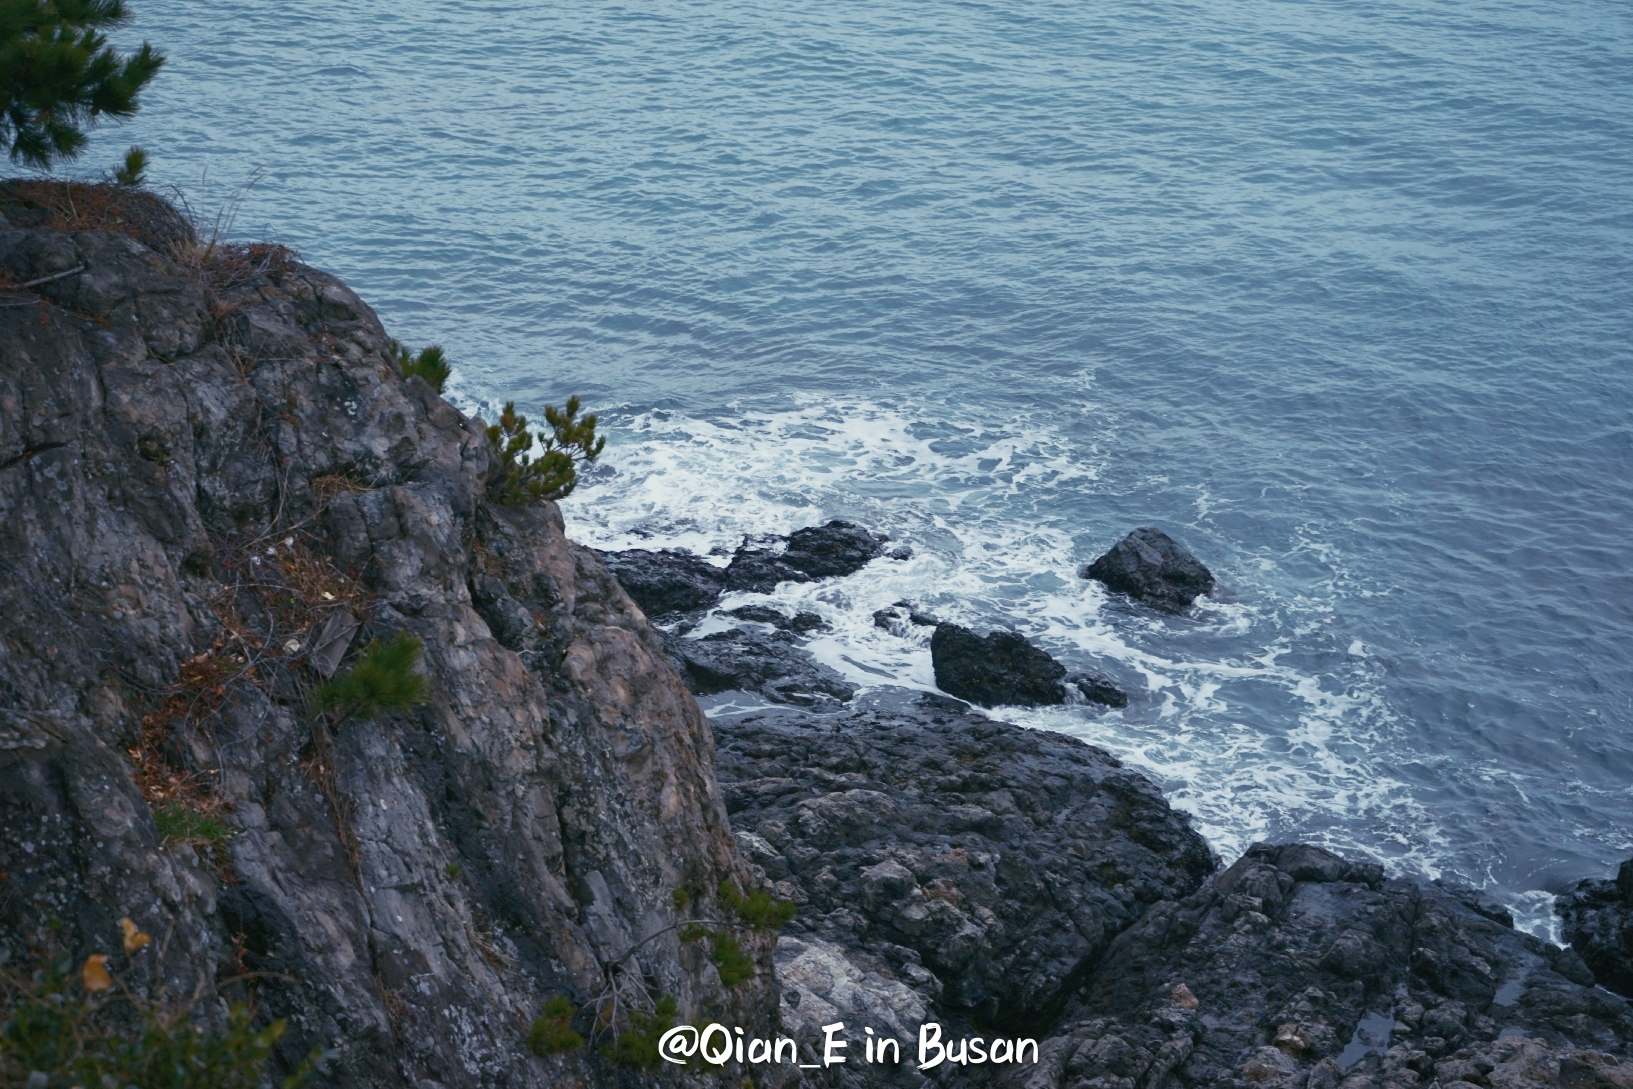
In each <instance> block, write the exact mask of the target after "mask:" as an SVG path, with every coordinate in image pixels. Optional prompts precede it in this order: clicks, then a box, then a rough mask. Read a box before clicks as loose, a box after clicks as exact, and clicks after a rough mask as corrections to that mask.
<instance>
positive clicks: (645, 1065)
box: [601, 995, 680, 1070]
mask: <svg viewBox="0 0 1633 1089" xmlns="http://www.w3.org/2000/svg"><path fill="white" fill-rule="evenodd" d="M679 1008H680V1007H679V1004H678V1003H676V1001H675V999H674V997H673V996H672V995H664V996H663V997H662V998H660V999H659V1000H658V1005H657V1009H655V1010H654V1011H653V1012H652V1013H643V1012H641V1011H640V1010H632V1011H630V1014H629V1022H628V1024H626V1025H625V1026H624V1029H623V1031H622V1032H620V1033H619V1034H618V1035H617V1036H616V1037H614V1039H613V1041H612V1043H610V1044H608V1045H607V1046H605V1047H603V1048H602V1049H601V1054H602V1056H603V1057H605V1058H606V1059H607V1060H608V1061H610V1062H612V1063H613V1064H615V1065H617V1066H627V1067H632V1068H634V1069H636V1070H656V1069H658V1068H659V1067H660V1066H661V1065H662V1064H663V1059H662V1058H661V1057H660V1056H659V1054H658V1040H659V1038H660V1037H662V1036H663V1034H664V1033H666V1032H668V1031H669V1030H670V1029H671V1028H674V1027H675V1014H676V1012H677V1011H678V1010H679Z"/></svg>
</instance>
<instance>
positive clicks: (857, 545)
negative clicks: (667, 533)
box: [601, 519, 884, 618]
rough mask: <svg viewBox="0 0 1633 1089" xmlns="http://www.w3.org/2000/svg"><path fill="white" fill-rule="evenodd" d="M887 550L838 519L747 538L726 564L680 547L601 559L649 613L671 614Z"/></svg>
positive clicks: (839, 570) (822, 573)
mask: <svg viewBox="0 0 1633 1089" xmlns="http://www.w3.org/2000/svg"><path fill="white" fill-rule="evenodd" d="M883 551H884V540H883V538H880V537H875V536H874V535H873V534H872V533H869V532H868V531H867V530H865V529H863V528H862V527H861V526H858V525H855V524H853V523H851V522H843V521H839V520H837V519H836V520H834V521H831V522H829V523H827V524H826V525H821V526H807V527H806V528H805V529H797V530H795V531H794V532H793V533H790V534H789V535H788V536H786V537H782V536H767V537H759V538H756V539H755V540H754V541H753V542H752V543H751V542H746V541H745V542H744V543H743V545H742V547H740V548H739V549H738V550H737V552H736V553H735V554H734V555H733V556H732V560H731V563H730V564H729V565H728V566H726V567H716V566H715V565H713V564H711V563H710V562H709V561H708V560H706V559H704V558H703V557H701V556H698V555H695V554H693V553H691V552H687V551H684V550H682V549H678V548H666V549H663V550H661V551H657V552H654V551H652V550H650V549H645V548H629V549H625V550H623V551H621V552H604V553H602V554H601V558H602V560H603V561H604V562H605V563H606V565H607V567H608V569H610V570H611V571H612V573H613V574H614V575H616V576H618V581H619V582H621V583H623V585H624V589H625V590H627V591H629V596H630V597H632V598H634V599H635V602H636V604H638V605H640V607H641V608H642V609H643V610H644V611H645V612H646V614H647V615H648V616H650V617H654V618H657V617H665V618H667V617H670V616H672V615H674V614H685V613H696V612H699V611H701V610H705V609H708V608H709V607H710V606H711V605H713V604H714V603H715V601H717V600H718V599H719V597H720V595H721V594H723V593H725V592H726V591H727V590H743V591H748V592H751V593H759V594H764V593H770V592H771V591H772V590H775V589H776V588H777V584H778V583H781V582H810V581H811V580H813V579H821V578H833V577H836V576H840V575H850V574H854V573H855V572H857V571H860V570H861V569H862V568H863V567H865V566H867V564H868V563H869V562H870V561H871V560H873V559H874V558H875V557H877V556H878V555H879V554H880V553H881V552H883Z"/></svg>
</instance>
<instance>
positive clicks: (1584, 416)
mask: <svg viewBox="0 0 1633 1089" xmlns="http://www.w3.org/2000/svg"><path fill="white" fill-rule="evenodd" d="M132 6H133V7H134V9H135V11H136V12H137V15H138V21H137V23H136V24H135V25H134V26H133V27H132V28H131V29H130V30H129V31H128V32H127V33H125V34H124V35H123V36H122V38H123V40H124V41H126V42H130V41H135V40H139V39H140V38H142V37H146V38H149V39H151V40H152V41H154V43H155V44H157V45H160V46H161V47H163V48H165V49H167V50H168V51H169V53H170V55H171V62H170V65H169V66H168V67H167V69H166V70H165V71H164V73H163V74H162V75H161V77H160V78H159V79H158V81H157V82H156V83H155V84H154V85H153V87H152V90H151V91H150V92H149V93H148V95H147V97H146V99H145V103H144V107H143V111H142V113H141V115H140V116H139V118H138V119H137V120H136V121H135V122H134V123H133V124H131V125H129V126H126V127H124V128H122V129H119V128H110V129H106V130H104V131H102V132H101V133H100V134H99V135H98V137H97V139H96V140H95V142H94V144H93V147H92V150H91V152H90V154H89V155H88V157H87V159H86V161H85V168H86V169H94V168H96V167H97V166H99V165H101V164H104V163H112V162H113V161H114V160H115V159H116V158H117V157H118V154H119V153H120V152H121V151H122V150H123V148H124V146H125V145H126V144H128V143H130V142H140V143H142V144H144V145H145V146H146V147H148V148H149V150H150V151H151V152H152V153H153V157H154V160H155V166H154V169H153V172H154V174H155V176H156V178H157V180H158V181H159V182H161V183H163V184H166V185H173V186H175V187H177V188H179V190H180V191H181V192H182V193H184V194H185V196H186V197H187V199H188V200H189V201H190V202H191V204H192V206H193V207H194V209H195V211H196V212H197V213H199V214H200V215H201V217H202V218H203V219H204V220H206V221H207V222H208V221H213V220H215V219H216V217H217V214H218V212H220V213H222V215H221V219H220V222H221V224H222V226H223V228H224V229H225V230H227V231H228V232H229V233H230V234H231V236H233V237H237V238H243V239H250V240H258V239H270V240H275V241H281V242H284V243H287V244H289V245H292V246H294V247H295V248H297V249H298V250H300V251H301V253H302V254H303V255H304V256H305V257H306V259H307V260H309V261H311V262H313V263H315V264H318V265H321V266H323V267H325V268H328V269H331V270H333V271H335V272H337V273H338V274H340V275H341V276H343V277H344V278H345V279H347V280H348V281H349V282H350V283H351V284H352V285H353V286H354V287H355V288H356V289H357V290H358V291H359V292H360V293H362V294H363V296H364V297H365V298H366V299H368V300H369V301H370V302H371V303H372V304H373V305H374V306H375V307H376V308H377V309H378V311H379V312H380V315H381V317H382V319H383V320H384V321H385V323H386V326H387V328H388V329H389V330H391V331H392V332H393V333H394V335H396V336H398V337H399V338H401V339H403V340H405V341H408V342H411V343H415V344H423V343H429V342H432V341H437V342H440V343H442V344H443V345H445V346H446V347H447V349H448V350H449V352H450V354H451V355H452V356H453V357H454V359H455V360H456V361H457V369H456V373H455V378H454V381H453V383H452V385H451V389H452V391H453V392H454V394H455V395H456V398H457V399H458V400H460V401H461V402H463V403H464V404H466V405H467V406H468V407H473V408H486V407H489V406H492V405H493V404H495V403H496V402H498V401H500V400H503V399H506V398H511V397H514V398H515V399H517V400H518V401H519V402H520V404H521V406H522V407H523V408H524V409H532V410H537V409H538V408H540V407H541V406H542V405H543V404H545V403H552V402H553V403H558V404H559V403H560V402H561V400H562V399H563V398H564V397H565V396H567V395H568V394H569V393H574V392H576V393H578V394H580V395H581V396H583V398H584V400H585V402H586V403H587V405H588V406H589V407H590V408H592V409H594V410H597V411H599V412H600V413H601V415H602V419H603V421H604V422H605V424H606V425H607V426H608V427H609V428H610V433H611V445H610V446H609V448H608V451H607V454H606V455H605V456H604V463H605V464H604V467H603V468H602V469H600V470H598V471H597V472H596V473H595V474H594V475H593V476H592V477H591V479H590V480H589V482H588V483H587V484H586V485H585V486H584V487H582V488H581V489H580V490H579V492H578V493H577V494H576V495H575V496H574V497H573V498H572V499H571V500H569V501H568V502H567V504H566V505H565V509H566V512H567V517H568V521H569V526H570V528H571V529H572V531H573V532H574V533H575V534H576V535H577V536H579V537H580V538H581V539H583V540H586V541H587V542H589V543H593V544H597V545H601V546H605V547H625V546H629V545H633V544H641V545H645V546H648V547H655V546H666V545H677V544H678V545H685V546H687V547H693V548H696V549H698V550H699V551H704V552H707V551H708V550H709V549H711V548H726V549H729V548H731V547H733V546H735V545H736V543H737V542H738V541H739V540H740V539H741V537H742V535H743V534H745V533H754V532H766V531H786V530H788V529H791V528H794V527H797V526H800V525H805V524H811V523H815V522H818V521H822V520H825V519H827V518H829V517H834V516H845V517H851V518H854V519H856V520H858V521H861V522H863V523H865V524H867V525H869V526H872V527H875V528H877V529H881V530H885V531H888V532H889V533H891V534H892V535H893V536H894V537H896V538H899V539H901V540H903V541H906V542H908V543H910V544H911V545H912V546H913V548H914V550H915V555H914V558H913V559H912V560H909V561H906V562H899V563H889V562H885V563H876V564H874V565H872V566H871V567H870V568H868V569H867V570H865V571H864V572H862V573H860V574H858V575H856V576H853V577H851V578H848V579H845V580H840V581H838V582H835V583H828V584H823V585H821V586H816V587H793V588H788V589H785V590H784V591H783V592H781V593H780V594H779V595H778V596H779V597H781V598H783V599H785V600H788V601H790V602H794V601H797V602H798V603H800V604H801V605H803V606H805V607H809V608H815V609H817V610H819V611H821V612H822V613H823V614H824V615H825V616H826V617H828V619H829V620H830V621H831V623H832V624H833V625H834V628H833V631H832V632H831V633H828V634H826V635H823V636H821V637H820V638H818V639H817V640H816V641H815V642H814V643H813V644H812V649H813V650H814V651H815V652H816V653H817V654H818V655H819V656H820V657H822V658H823V659H824V660H825V661H828V662H829V663H830V664H832V665H834V666H835V667H836V668H838V669H840V670H841V671H842V672H845V673H846V674H847V675H848V676H850V677H851V678H852V679H853V680H856V681H857V682H859V683H865V684H880V683H899V684H908V685H915V686H929V685H931V684H933V678H932V676H931V673H930V668H929V658H928V650H927V648H926V647H925V646H923V645H919V644H913V643H909V642H905V641H903V640H900V639H897V638H896V637H894V636H891V635H889V634H888V633H885V632H883V631H881V630H879V629H877V628H874V627H873V626H872V622H871V612H872V610H874V609H876V608H879V607H881V606H882V605H886V604H889V603H890V602H892V601H894V600H896V599H898V598H902V597H907V598H911V599H912V600H914V601H915V602H916V603H918V604H920V605H921V606H923V607H925V608H927V609H929V610H931V611H933V612H935V613H937V614H939V615H941V616H944V617H946V618H949V619H956V620H959V621H962V622H965V623H969V624H973V625H975V626H977V627H978V628H981V629H986V628H989V627H994V626H1006V627H1013V628H1016V629H1018V630H1021V631H1024V632H1026V633H1027V634H1029V635H1031V636H1032V637H1033V638H1035V639H1036V640H1037V641H1038V642H1039V643H1041V644H1042V645H1044V646H1046V647H1047V648H1048V649H1049V650H1050V651H1052V652H1053V653H1054V654H1056V655H1057V656H1058V657H1060V658H1061V659H1062V660H1064V661H1065V662H1066V663H1067V664H1068V665H1070V666H1072V667H1074V668H1082V667H1087V668H1094V669H1099V670H1102V671H1104V672H1108V673H1110V674H1112V675H1113V676H1114V677H1115V678H1117V679H1118V680H1119V682H1121V683H1122V684H1123V685H1124V686H1125V687H1127V688H1129V690H1130V691H1131V693H1132V694H1133V700H1132V703H1131V705H1130V707H1129V708H1128V709H1127V711H1125V712H1113V713H1109V714H1100V715H1096V714H1092V713H1090V712H1088V711H1087V710H1084V709H1082V708H1064V709H1055V710H1049V711H1038V712H1017V713H1015V714H1014V715H1012V716H1010V717H1014V718H1015V719H1017V720H1018V721H1022V722H1025V723H1027V724H1029V725H1033V726H1037V727H1041V728H1048V729H1056V730H1063V731H1066V732H1069V733H1073V734H1076V735H1078V736H1081V737H1084V738H1086V739H1088V740H1091V741H1093V742H1095V743H1097V744H1100V745H1103V746H1105V747H1107V748H1109V749H1111V750H1113V751H1115V752H1117V753H1119V754H1121V755H1122V756H1124V757H1125V758H1126V759H1127V760H1128V761H1129V762H1130V763H1132V764H1134V765H1136V766H1138V767H1141V768H1144V769H1147V770H1148V771H1150V772H1151V773H1152V774H1153V775H1154V776H1155V777H1156V778H1157V779H1158V780H1159V781H1160V782H1161V783H1162V784H1163V786H1164V787H1165V788H1166V789H1167V790H1168V792H1169V796H1170V797H1171V798H1172V799H1173V800H1174V802H1175V804H1177V805H1180V806H1182V807H1183V808H1185V809H1187V810H1189V811H1191V812H1192V813H1194V814H1195V815H1196V818H1197V823H1198V826H1199V827H1200V828H1201V829H1203V830H1204V832H1205V833H1206V834H1207V835H1209V837H1210V838H1211V839H1212V841H1213V842H1214V843H1215V845H1216V847H1217V848H1218V849H1219V851H1220V852H1221V854H1222V855H1224V856H1225V858H1226V860H1227V861H1228V860H1229V859H1231V858H1232V857H1234V855H1235V854H1236V853H1237V852H1238V851H1240V850H1241V849H1242V848H1243V847H1244V846H1245V845H1246V844H1248V843H1249V842H1251V841H1253V840H1255V839H1262V838H1273V839H1287V838H1292V837H1299V838H1304V839H1310V840H1315V841H1319V842H1323V843H1326V844H1328V845H1330V846H1333V847H1336V848H1338V849H1340V850H1344V851H1349V852H1359V853H1366V854H1370V855H1373V856H1375V857H1378V858H1380V859H1382V860H1384V861H1385V862H1386V863H1387V864H1388V865H1389V866H1390V867H1391V868H1392V869H1393V870H1395V871H1397V872H1407V873H1417V874H1427V875H1431V876H1447V877H1455V878H1459V879H1462V880H1466V881H1470V882H1473V883H1474V884H1477V885H1481V886H1485V887H1488V888H1490V889H1491V890H1492V891H1493V892H1494V893H1495V894H1496V895H1498V896H1499V897H1501V898H1504V899H1506V900H1507V901H1508V902H1509V903H1510V904H1512V905H1513V906H1514V907H1515V908H1516V909H1517V911H1518V912H1519V914H1521V916H1522V918H1523V919H1524V920H1525V925H1527V926H1531V927H1541V928H1546V926H1547V918H1548V899H1549V896H1548V894H1549V892H1550V891H1552V890H1556V889H1558V888H1559V887H1561V886H1562V885H1563V884H1565V883H1567V882H1568V881H1570V880H1572V879H1575V878H1577V877H1581V876H1588V875H1604V874H1606V873H1608V872H1609V871H1610V870H1611V869H1612V868H1613V866H1614V864H1615V863H1616V862H1618V861H1620V860H1621V859H1623V858H1626V857H1627V856H1628V855H1629V853H1630V850H1633V731H1630V726H1633V575H1630V573H1629V570H1630V568H1629V564H1628V539H1629V535H1630V534H1633V428H1630V411H1633V275H1630V255H1633V7H1629V6H1628V5H1626V4H1615V3H1605V2H1603V0H1591V2H1589V0H1455V2H1442V0H1373V2H1368V3H1364V4H1356V3H1343V2H1336V0H1296V2H1295V0H1266V2H1264V3H1259V4H1241V3H1232V2H1227V0H1191V2H1177V0H1176V2H1150V0H1147V2H1136V0H1129V2H1123V3H1094V2H1088V3H1081V2H1080V3H1072V4H1067V3H1053V2H1046V0H1010V2H1006V3H1002V4H998V3H974V2H952V0H943V2H940V3H929V2H925V0H900V2H898V3H894V4H890V5H876V4H861V3H854V2H846V0H824V2H821V3H816V2H810V0H790V2H788V3H784V4H778V5H760V4H746V3H710V2H691V3H682V2H662V0H660V2H655V3H651V4H646V5H641V6H640V7H627V6H622V5H618V4H587V3H578V2H574V0H559V2H556V3H552V4H548V5H546V4H528V3H520V2H514V0H485V2H482V0H444V2H442V3H439V4H435V5H432V4H399V3H384V2H380V0H359V2H357V3H354V4H350V5H341V6H338V7H337V6H335V5H331V4H317V3H313V2H310V0H290V2H286V3H282V4H277V5H271V4H264V3H252V2H248V0H219V2H217V3H213V4H208V5H206V4H199V3H196V2H183V0H133V5H132ZM258 167H259V168H261V173H260V174H259V176H258V177H259V180H258V181H256V182H255V184H253V186H249V185H248V184H247V183H248V182H249V181H250V180H251V179H252V176H254V175H253V172H255V171H256V169H257V168H258ZM1143 524H1156V525H1159V526H1162V527H1164V528H1166V529H1167V530H1168V531H1169V532H1171V533H1173V534H1174V535H1175V536H1176V537H1178V538H1180V539H1181V540H1183V541H1184V542H1186V543H1187V544H1188V545H1190V546H1191V547H1192V549H1193V550H1194V551H1195V552H1196V553H1197V554H1198V555H1199V556H1200V557H1201V558H1202V559H1203V560H1204V561H1205V562H1207V563H1208V564H1209V566H1210V567H1212V569H1213V570H1214V571H1215V572H1216V574H1217V575H1218V576H1219V577H1220V579H1221V580H1222V582H1223V583H1224V585H1225V587H1226V590H1225V591H1224V592H1222V593H1221V594H1220V595H1218V600H1215V601H1211V602H1205V603H1204V604H1202V605H1201V607H1200V608H1199V609H1198V610H1197V612H1196V614H1195V615H1194V616H1193V617H1190V618H1186V619H1165V618H1159V617H1155V616H1152V615H1150V614H1148V613H1145V612H1142V611H1140V610H1138V609H1133V608H1130V607H1128V606H1127V605H1126V604H1125V603H1120V602H1118V601H1116V600H1113V599H1109V598H1108V597H1107V596H1106V595H1105V594H1103V593H1102V592H1101V591H1100V590H1099V588H1098V587H1096V586H1095V585H1092V584H1089V583H1086V582H1083V581H1081V580H1079V579H1077V578H1075V576H1074V571H1075V568H1076V567H1077V565H1079V564H1080V563H1082V562H1084V561H1086V560H1088V559H1091V558H1093V556H1095V555H1096V554H1098V553H1099V552H1100V551H1101V550H1103V549H1104V548H1105V547H1106V546H1107V545H1109V544H1110V543H1111V542H1112V541H1114V540H1115V539H1117V538H1118V537H1120V536H1121V535H1122V534H1123V533H1125V532H1126V531H1127V530H1129V529H1131V528H1133V527H1134V526H1136V525H1143Z"/></svg>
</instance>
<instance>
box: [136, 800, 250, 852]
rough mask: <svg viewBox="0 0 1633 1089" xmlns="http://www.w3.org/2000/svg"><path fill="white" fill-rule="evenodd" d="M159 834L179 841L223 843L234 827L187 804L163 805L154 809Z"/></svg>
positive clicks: (154, 820) (229, 836) (154, 819)
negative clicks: (189, 807) (188, 806)
mask: <svg viewBox="0 0 1633 1089" xmlns="http://www.w3.org/2000/svg"><path fill="white" fill-rule="evenodd" d="M153 823H154V824H156V825H158V827H159V835H161V836H163V837H164V838H165V839H166V840H170V841H173V842H178V843H221V842H223V841H224V840H227V839H229V838H231V836H232V829H231V828H229V827H227V826H226V825H225V824H223V823H221V822H220V821H218V820H216V819H215V818H214V817H212V816H209V815H208V814H204V813H199V812H196V811H195V810H192V809H188V808H187V807H186V806H185V805H177V804H170V805H162V806H160V807H159V808H158V809H155V810H154V811H153Z"/></svg>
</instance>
